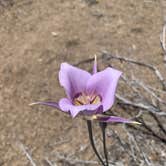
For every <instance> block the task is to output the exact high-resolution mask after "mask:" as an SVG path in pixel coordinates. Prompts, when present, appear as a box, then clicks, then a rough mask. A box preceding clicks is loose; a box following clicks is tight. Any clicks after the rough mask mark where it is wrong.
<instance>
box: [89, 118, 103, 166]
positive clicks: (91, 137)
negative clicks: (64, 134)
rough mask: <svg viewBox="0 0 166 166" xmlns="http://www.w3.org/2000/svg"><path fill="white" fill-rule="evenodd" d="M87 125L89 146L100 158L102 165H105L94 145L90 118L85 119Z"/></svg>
mask: <svg viewBox="0 0 166 166" xmlns="http://www.w3.org/2000/svg"><path fill="white" fill-rule="evenodd" d="M87 126H88V133H89V139H90V143H91V146H92V148H93V151H94V152H95V154H96V156H97V157H98V159H99V160H100V162H101V163H102V165H103V166H106V165H105V163H104V161H103V160H102V158H101V157H100V155H99V153H98V152H97V149H96V147H95V144H94V140H93V131H92V122H91V121H90V120H87Z"/></svg>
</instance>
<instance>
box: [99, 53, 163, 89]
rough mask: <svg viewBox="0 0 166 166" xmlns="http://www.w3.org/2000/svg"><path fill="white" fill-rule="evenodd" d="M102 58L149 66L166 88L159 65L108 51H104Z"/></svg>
mask: <svg viewBox="0 0 166 166" xmlns="http://www.w3.org/2000/svg"><path fill="white" fill-rule="evenodd" d="M102 58H103V59H105V60H106V61H108V60H110V59H117V60H120V61H125V62H129V63H133V64H136V65H139V66H143V67H146V68H149V69H150V70H152V71H153V72H154V73H155V75H156V77H157V79H158V80H159V81H160V83H161V85H162V86H163V89H164V90H166V82H165V80H164V78H163V76H162V74H161V73H160V71H159V70H158V68H157V67H155V66H153V65H151V64H146V63H144V62H139V61H136V60H133V59H130V58H126V57H122V56H118V55H112V54H110V53H108V52H107V51H103V53H102Z"/></svg>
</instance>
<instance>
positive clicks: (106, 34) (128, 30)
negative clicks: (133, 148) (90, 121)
mask: <svg viewBox="0 0 166 166" xmlns="http://www.w3.org/2000/svg"><path fill="white" fill-rule="evenodd" d="M162 14H163V13H162V8H161V4H160V1H155V0H151V1H145V0H139V1H132V0H125V1H124V0H99V1H98V3H95V1H93V0H91V1H90V0H89V1H88V0H0V165H3V166H28V165H30V163H29V160H28V159H27V158H26V156H25V154H24V153H23V152H22V150H21V149H20V144H23V145H24V146H26V147H27V151H28V152H29V153H31V156H32V157H33V159H34V161H35V163H36V164H37V165H44V166H47V165H48V163H46V161H45V159H47V158H49V159H50V160H53V158H54V156H56V155H57V153H58V154H65V155H72V154H75V153H76V155H74V156H76V157H77V158H79V159H81V160H97V159H96V158H95V156H94V154H93V152H92V150H91V148H89V147H85V146H84V145H89V143H88V136H87V132H86V124H85V122H84V121H83V120H81V119H79V118H78V119H71V118H70V117H68V116H64V114H63V113H61V112H59V111H58V110H54V109H52V108H48V107H42V106H35V107H30V106H29V105H28V104H29V103H31V102H34V101H38V100H52V101H58V99H60V98H61V97H63V96H64V92H63V89H62V88H60V86H59V83H58V70H59V66H60V64H61V62H64V61H67V62H68V63H71V64H74V63H77V62H78V61H80V60H84V59H86V58H89V57H93V55H94V54H97V55H100V53H101V51H103V50H107V51H109V52H111V53H114V54H115V53H118V54H120V55H123V56H126V57H130V58H134V59H136V60H142V61H144V62H148V63H151V64H154V65H156V66H157V67H159V68H160V69H161V71H162V73H163V74H164V69H163V67H162V65H163V55H162V50H161V47H160V42H159V35H160V32H161V30H162V25H163V15H162ZM99 65H101V66H102V65H103V64H99ZM117 68H120V67H118V66H117ZM122 70H123V68H122ZM141 74H143V73H141ZM140 77H142V78H144V79H149V81H150V82H151V77H150V76H147V77H145V75H140ZM152 83H153V82H152ZM116 130H117V131H120V128H119V127H118V129H116ZM123 134H124V135H125V133H124V131H123V132H122V137H123ZM110 143H111V144H112V145H113V144H114V143H115V142H114V141H113V140H110ZM153 143H154V142H153ZM114 146H115V145H114ZM161 146H163V145H161ZM159 147H160V146H159ZM159 151H160V149H159ZM149 153H151V152H149ZM111 154H112V155H114V161H118V162H119V161H122V159H123V160H124V159H125V153H124V154H123V155H122V154H121V156H118V153H116V148H113V150H112V152H111ZM115 156H116V158H115ZM161 158H162V156H159V158H158V160H160V159H161ZM161 160H162V159H161ZM56 163H57V165H70V164H69V163H64V162H63V161H57V162H56ZM124 164H125V165H126V166H127V165H133V164H131V162H130V161H127V160H125V161H124ZM89 165H91V164H89ZM96 165H99V164H96ZM138 165H139V164H138ZM158 165H160V164H158ZM161 165H162V164H161ZM119 166H120V163H119ZM133 166H134V165H133Z"/></svg>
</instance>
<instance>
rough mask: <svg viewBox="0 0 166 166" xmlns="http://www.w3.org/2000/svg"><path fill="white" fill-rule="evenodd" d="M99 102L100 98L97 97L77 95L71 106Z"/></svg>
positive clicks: (83, 94)
mask: <svg viewBox="0 0 166 166" xmlns="http://www.w3.org/2000/svg"><path fill="white" fill-rule="evenodd" d="M100 102H101V97H100V96H99V95H87V94H85V93H78V94H77V95H76V96H75V97H74V99H73V104H74V105H77V106H80V105H86V104H99V103H100Z"/></svg>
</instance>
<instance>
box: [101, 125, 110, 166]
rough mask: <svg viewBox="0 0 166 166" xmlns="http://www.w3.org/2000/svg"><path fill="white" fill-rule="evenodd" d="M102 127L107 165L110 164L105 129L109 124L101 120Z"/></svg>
mask: <svg viewBox="0 0 166 166" xmlns="http://www.w3.org/2000/svg"><path fill="white" fill-rule="evenodd" d="M99 124H100V127H101V131H102V137H103V149H104V156H105V160H106V166H109V163H108V153H107V148H106V135H105V129H106V127H107V124H106V123H104V122H100V123H99Z"/></svg>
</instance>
